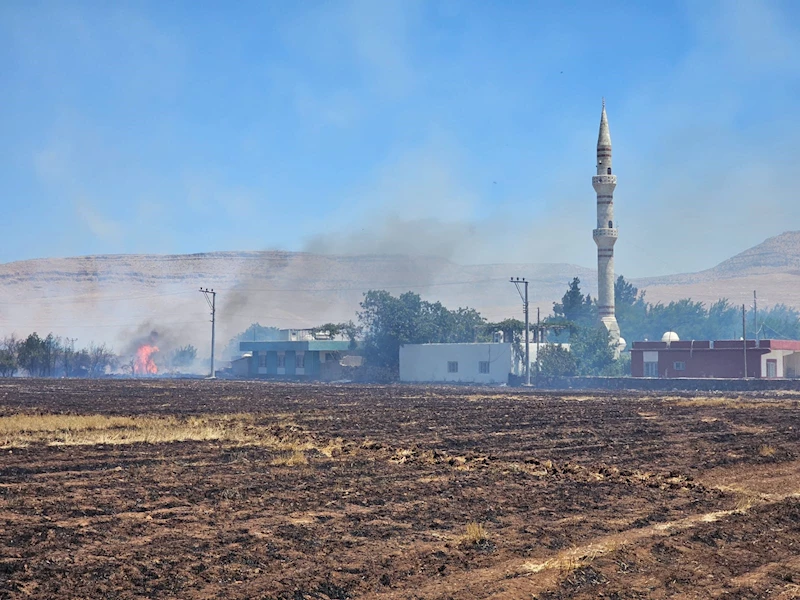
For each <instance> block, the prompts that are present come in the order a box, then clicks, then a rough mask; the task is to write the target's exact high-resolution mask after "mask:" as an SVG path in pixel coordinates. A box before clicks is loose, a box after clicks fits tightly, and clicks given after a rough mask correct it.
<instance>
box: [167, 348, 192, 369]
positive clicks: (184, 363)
mask: <svg viewBox="0 0 800 600" xmlns="http://www.w3.org/2000/svg"><path fill="white" fill-rule="evenodd" d="M196 358H197V348H195V347H194V346H192V345H191V344H189V345H188V346H180V347H179V348H176V349H175V350H174V351H173V352H172V357H171V359H170V362H171V363H172V366H173V367H188V366H189V365H191V364H192V363H193V362H194V361H195V359H196Z"/></svg>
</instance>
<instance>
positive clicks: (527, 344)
mask: <svg viewBox="0 0 800 600" xmlns="http://www.w3.org/2000/svg"><path fill="white" fill-rule="evenodd" d="M511 283H513V284H514V285H515V286H516V288H517V292H518V293H519V296H520V298H522V310H523V312H524V313H525V384H526V385H530V384H531V344H530V325H529V320H528V282H527V280H526V279H525V278H524V277H523V278H522V279H520V278H519V277H517V278H516V279H515V278H514V277H512V278H511ZM520 285H522V286H524V287H525V294H524V295H523V293H522V290H521V289H520V287H519V286H520Z"/></svg>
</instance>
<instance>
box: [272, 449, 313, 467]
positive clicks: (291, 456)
mask: <svg viewBox="0 0 800 600" xmlns="http://www.w3.org/2000/svg"><path fill="white" fill-rule="evenodd" d="M272 464H273V465H274V466H276V467H299V466H302V465H307V464H308V459H307V458H306V455H305V454H304V453H303V452H300V451H299V450H295V451H294V452H291V453H287V454H284V455H282V456H279V457H278V458H276V459H274V460H273V461H272Z"/></svg>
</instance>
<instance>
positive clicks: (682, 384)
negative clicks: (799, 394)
mask: <svg viewBox="0 0 800 600" xmlns="http://www.w3.org/2000/svg"><path fill="white" fill-rule="evenodd" d="M535 385H536V387H537V388H540V389H547V390H628V391H641V392H656V391H670V392H673V391H674V392H747V391H751V392H756V391H767V390H786V391H800V379H711V378H702V379H682V378H677V379H644V378H636V377H557V378H548V379H541V380H538V381H536V382H535Z"/></svg>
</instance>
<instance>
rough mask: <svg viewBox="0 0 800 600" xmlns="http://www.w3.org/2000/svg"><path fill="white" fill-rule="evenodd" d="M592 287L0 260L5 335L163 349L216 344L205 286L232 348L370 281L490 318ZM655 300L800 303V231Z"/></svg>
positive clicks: (164, 262)
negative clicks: (238, 339) (150, 337)
mask: <svg viewBox="0 0 800 600" xmlns="http://www.w3.org/2000/svg"><path fill="white" fill-rule="evenodd" d="M576 275H577V276H578V277H580V278H581V281H582V286H583V289H584V291H585V292H590V293H592V295H594V293H595V292H594V291H595V290H596V289H597V275H596V272H595V270H594V269H590V268H585V267H580V266H576V265H570V264H563V263H552V264H491V265H459V264H455V263H453V262H450V261H448V260H445V259H441V258H435V257H426V258H419V257H407V256H395V255H369V256H330V255H319V254H310V253H298V252H280V251H264V252H211V253H203V254H190V255H100V256H84V257H76V258H49V259H36V260H26V261H18V262H12V263H6V264H0V283H2V285H0V336H4V335H8V334H10V333H12V332H16V333H17V334H18V335H27V334H28V333H29V332H31V331H34V330H35V331H38V332H39V333H47V332H49V331H53V332H54V333H56V334H57V335H61V336H64V337H70V338H77V339H78V345H86V344H88V343H89V342H90V341H98V342H100V341H105V342H108V343H111V344H113V345H114V347H115V349H116V350H118V351H123V352H124V351H126V349H127V347H128V346H134V345H136V344H137V343H138V341H139V339H141V338H142V337H143V336H145V335H147V334H148V333H149V332H150V330H152V329H156V330H158V331H159V333H160V334H161V340H162V342H161V343H162V344H163V345H165V346H170V345H175V344H186V343H192V344H194V345H196V346H198V347H200V348H204V347H206V346H207V344H208V338H209V329H210V325H209V311H208V307H207V306H206V303H205V301H204V300H203V298H202V297H201V295H200V294H199V292H198V289H199V288H200V287H209V288H214V289H215V290H217V291H218V292H219V295H218V297H217V302H218V304H217V324H218V329H217V339H218V340H219V341H220V343H221V345H224V344H225V342H227V340H228V339H230V337H232V336H233V335H234V334H236V333H237V332H239V331H242V330H243V329H245V328H246V327H247V326H248V325H249V324H250V323H253V322H260V323H261V324H263V325H274V326H277V327H313V326H315V325H319V324H322V323H325V322H329V321H342V320H348V319H353V318H355V313H356V311H357V310H358V303H359V302H360V300H361V298H362V295H363V293H364V292H366V291H367V290H369V289H387V290H390V291H391V292H392V293H395V294H399V293H402V292H404V291H408V290H412V291H415V292H418V293H420V294H421V295H422V296H423V297H424V298H426V299H431V300H440V301H441V302H442V303H443V304H445V305H446V306H448V307H451V308H455V307H459V306H470V307H473V308H477V309H478V310H480V311H481V313H482V314H483V315H484V316H485V317H487V318H488V319H490V320H501V319H504V318H507V317H520V318H521V315H522V309H521V301H520V299H519V297H518V295H517V292H516V290H515V289H514V288H513V286H511V285H510V283H509V282H508V279H509V277H511V276H524V277H526V278H528V279H529V280H530V281H531V282H532V284H531V286H530V301H531V306H532V308H533V316H534V318H535V314H536V313H535V309H536V308H537V307H540V308H541V310H542V313H543V314H547V313H549V312H550V310H551V308H552V303H553V302H554V301H557V300H559V299H560V298H561V295H562V294H563V293H564V290H565V289H566V285H567V283H568V282H569V281H570V279H571V278H572V277H574V276H576ZM633 283H634V284H636V285H637V286H638V287H639V288H640V289H645V290H646V292H647V296H646V297H647V299H648V300H649V301H651V302H656V301H664V302H668V301H670V300H674V299H678V298H684V297H690V298H692V299H694V300H701V301H704V302H713V301H715V300H717V299H719V298H720V297H727V298H728V299H729V300H730V301H731V302H733V303H736V304H741V303H748V304H749V303H750V302H751V300H752V293H753V290H754V289H755V290H758V294H759V302H760V303H761V304H762V305H764V306H767V305H771V304H776V303H785V304H789V305H791V306H795V307H798V308H800V232H787V233H784V234H781V235H779V236H776V237H773V238H770V239H768V240H766V241H764V242H763V243H761V244H759V245H757V246H755V247H753V248H750V249H749V250H746V251H744V252H742V253H740V254H737V255H736V256H733V257H731V258H730V259H728V260H726V261H723V262H722V263H720V264H719V265H717V266H715V267H713V268H711V269H707V270H705V271H700V272H697V273H689V274H678V275H669V276H665V277H654V278H641V279H634V280H633Z"/></svg>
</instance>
